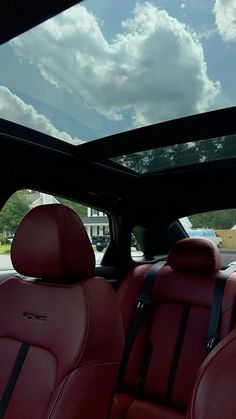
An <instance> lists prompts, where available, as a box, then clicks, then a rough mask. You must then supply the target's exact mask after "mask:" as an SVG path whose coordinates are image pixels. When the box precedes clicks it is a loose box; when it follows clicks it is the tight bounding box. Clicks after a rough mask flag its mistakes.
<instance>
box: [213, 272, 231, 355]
mask: <svg viewBox="0 0 236 419" xmlns="http://www.w3.org/2000/svg"><path fill="white" fill-rule="evenodd" d="M234 271H236V265H234V264H232V265H230V266H229V267H228V268H227V269H225V270H224V271H220V272H219V273H218V275H217V278H216V282H215V288H214V292H213V299H212V305H211V311H210V316H209V322H208V330H207V337H206V355H208V354H209V353H210V352H211V351H212V349H213V348H214V347H215V345H216V344H217V340H218V328H219V322H220V316H221V307H222V300H223V296H224V290H225V285H226V280H227V278H228V276H229V275H230V274H231V273H232V272H234Z"/></svg>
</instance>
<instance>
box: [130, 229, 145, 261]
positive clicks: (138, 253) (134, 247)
mask: <svg viewBox="0 0 236 419" xmlns="http://www.w3.org/2000/svg"><path fill="white" fill-rule="evenodd" d="M141 230H142V228H141V227H139V226H136V227H134V228H133V230H132V233H131V249H130V250H131V257H132V258H133V259H134V260H138V259H140V258H141V257H143V251H142V248H141V234H142V231H141Z"/></svg>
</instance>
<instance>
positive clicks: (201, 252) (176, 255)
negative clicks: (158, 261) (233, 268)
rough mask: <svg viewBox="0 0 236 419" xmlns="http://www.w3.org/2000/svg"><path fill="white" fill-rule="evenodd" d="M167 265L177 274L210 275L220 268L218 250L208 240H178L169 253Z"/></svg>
mask: <svg viewBox="0 0 236 419" xmlns="http://www.w3.org/2000/svg"><path fill="white" fill-rule="evenodd" d="M167 264H168V265H169V266H171V267H172V269H174V270H176V271H179V272H194V273H197V272H199V273H211V272H217V271H218V270H219V269H220V268H221V260H220V253H219V250H218V248H217V246H216V244H215V243H213V242H211V241H210V240H208V239H204V240H202V239H194V238H187V239H183V240H180V241H179V242H178V243H176V244H175V246H174V247H173V249H172V250H171V251H170V253H169V255H168V259H167Z"/></svg>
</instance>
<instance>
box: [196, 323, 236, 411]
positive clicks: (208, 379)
mask: <svg viewBox="0 0 236 419" xmlns="http://www.w3.org/2000/svg"><path fill="white" fill-rule="evenodd" d="M235 360H236V330H233V331H232V332H231V333H230V334H229V335H228V336H226V337H225V338H224V339H223V340H222V341H221V342H220V343H219V344H218V345H217V346H216V348H215V349H214V350H213V351H212V352H211V354H210V355H209V356H208V357H207V359H206V360H205V361H204V363H203V364H202V366H201V368H200V370H199V372H198V375H197V379H196V384H195V388H194V391H193V397H192V400H191V403H190V407H189V411H188V419H206V418H207V419H235V418H236V397H235V388H236V362H235Z"/></svg>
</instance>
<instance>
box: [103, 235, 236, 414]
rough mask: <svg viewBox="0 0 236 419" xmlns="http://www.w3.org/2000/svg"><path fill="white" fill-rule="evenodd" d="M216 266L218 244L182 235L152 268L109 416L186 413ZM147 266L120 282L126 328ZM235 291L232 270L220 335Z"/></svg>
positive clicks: (228, 324)
mask: <svg viewBox="0 0 236 419" xmlns="http://www.w3.org/2000/svg"><path fill="white" fill-rule="evenodd" d="M220 266H221V263H220V254H219V250H218V248H217V247H216V246H214V245H213V244H212V243H211V242H210V241H208V240H204V239H184V240H181V241H180V242H178V243H176V245H175V246H174V248H173V249H172V250H171V251H170V253H169V255H168V259H167V263H166V265H165V266H164V267H162V268H161V270H160V271H159V272H158V274H157V278H156V281H155V284H154V288H153V293H152V307H151V308H150V310H149V312H147V315H146V318H145V319H144V322H143V325H142V327H141V328H140V330H139V333H138V335H137V337H136V340H135V343H134V345H133V348H132V351H131V354H130V357H129V361H128V364H127V367H126V370H125V375H124V378H123V384H122V385H121V388H120V389H119V392H118V393H116V395H115V397H114V403H113V406H112V413H111V418H112V419H121V418H122V419H124V418H125V419H134V418H135V419H141V418H142V419H165V418H166V419H177V418H185V417H186V413H187V409H188V403H189V400H190V398H191V393H192V390H193V385H194V380H195V377H196V374H197V371H198V369H199V367H200V365H201V364H202V362H203V360H204V357H205V338H206V333H207V327H208V317H209V312H210V307H211V302H212V294H213V290H214V285H215V279H216V276H217V273H218V270H219V269H220ZM148 269H149V267H148V266H147V265H143V266H139V267H136V268H134V270H133V271H132V272H130V273H129V274H128V275H127V276H126V277H125V278H124V279H123V281H122V283H121V285H120V287H119V290H118V293H117V296H118V301H119V304H120V307H121V311H122V316H123V322H124V325H125V329H127V326H128V324H129V322H130V319H131V316H132V313H133V311H134V309H135V305H136V304H135V297H136V295H137V294H138V291H139V289H140V286H141V284H142V282H143V279H144V276H145V273H146V272H147V270H148ZM235 296H236V280H235V274H231V276H230V278H229V279H228V280H227V284H226V287H225V293H224V299H223V303H222V318H221V324H220V339H222V338H223V337H224V336H225V335H227V334H228V333H229V331H230V330H231V329H232V328H233V327H234V325H235V317H234V307H235ZM177 342H178V344H177ZM148 352H149V354H148ZM144 363H146V367H144V368H143V364H144ZM144 371H145V374H144ZM140 380H141V381H143V385H142V386H141V388H140Z"/></svg>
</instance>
